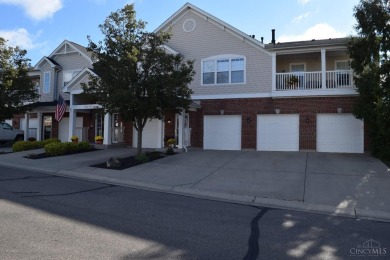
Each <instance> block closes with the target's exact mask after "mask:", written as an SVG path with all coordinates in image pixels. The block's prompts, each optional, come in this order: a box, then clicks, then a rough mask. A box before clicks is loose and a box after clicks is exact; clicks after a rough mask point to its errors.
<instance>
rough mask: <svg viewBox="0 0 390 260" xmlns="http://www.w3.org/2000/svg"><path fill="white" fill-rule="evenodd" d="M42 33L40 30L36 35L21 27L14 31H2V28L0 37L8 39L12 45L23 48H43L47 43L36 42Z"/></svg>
mask: <svg viewBox="0 0 390 260" xmlns="http://www.w3.org/2000/svg"><path fill="white" fill-rule="evenodd" d="M40 35H41V32H38V33H37V34H36V35H32V34H30V33H29V32H28V31H27V30H26V29H24V28H19V29H16V30H13V31H2V30H0V37H2V38H4V39H6V40H8V42H7V44H8V45H10V46H13V47H15V46H19V47H20V48H22V49H26V50H32V49H36V48H41V47H43V46H45V45H46V43H45V42H44V43H34V41H35V40H36V39H37V38H38V37H39V36H40Z"/></svg>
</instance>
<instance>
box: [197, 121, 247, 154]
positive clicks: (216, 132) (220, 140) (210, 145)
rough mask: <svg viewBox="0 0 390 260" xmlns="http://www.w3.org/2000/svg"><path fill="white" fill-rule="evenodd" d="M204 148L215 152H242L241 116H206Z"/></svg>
mask: <svg viewBox="0 0 390 260" xmlns="http://www.w3.org/2000/svg"><path fill="white" fill-rule="evenodd" d="M203 147H204V149H214V150H241V116H240V115H218V116H217V115H215V116H205V117H204V135H203Z"/></svg>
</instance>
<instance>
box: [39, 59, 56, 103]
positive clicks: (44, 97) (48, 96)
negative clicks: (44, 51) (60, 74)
mask: <svg viewBox="0 0 390 260" xmlns="http://www.w3.org/2000/svg"><path fill="white" fill-rule="evenodd" d="M45 72H50V91H49V93H44V92H43V86H44V83H45ZM40 77H41V80H40V83H39V94H40V95H41V96H40V98H39V100H40V101H41V102H51V101H53V84H54V69H53V68H52V67H51V65H50V64H49V63H48V62H45V64H44V65H43V66H42V68H41V75H40Z"/></svg>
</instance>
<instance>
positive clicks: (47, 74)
mask: <svg viewBox="0 0 390 260" xmlns="http://www.w3.org/2000/svg"><path fill="white" fill-rule="evenodd" d="M49 92H50V71H48V72H45V73H44V74H43V93H49Z"/></svg>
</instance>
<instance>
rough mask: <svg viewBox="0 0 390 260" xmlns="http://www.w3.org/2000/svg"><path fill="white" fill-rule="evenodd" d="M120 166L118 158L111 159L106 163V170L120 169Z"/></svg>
mask: <svg viewBox="0 0 390 260" xmlns="http://www.w3.org/2000/svg"><path fill="white" fill-rule="evenodd" d="M121 165H122V162H121V160H120V158H115V157H111V158H110V159H108V161H107V168H120V167H121Z"/></svg>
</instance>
